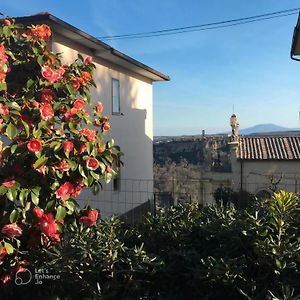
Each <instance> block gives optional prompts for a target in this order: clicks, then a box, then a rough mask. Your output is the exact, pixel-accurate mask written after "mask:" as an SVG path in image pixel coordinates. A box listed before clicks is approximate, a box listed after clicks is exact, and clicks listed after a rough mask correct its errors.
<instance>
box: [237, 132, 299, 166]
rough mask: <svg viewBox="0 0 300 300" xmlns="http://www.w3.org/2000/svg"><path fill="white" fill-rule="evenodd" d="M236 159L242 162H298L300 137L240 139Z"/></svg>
mask: <svg viewBox="0 0 300 300" xmlns="http://www.w3.org/2000/svg"><path fill="white" fill-rule="evenodd" d="M238 158H239V159H243V160H300V136H296V137H278V136H271V137H240V138H239V151H238Z"/></svg>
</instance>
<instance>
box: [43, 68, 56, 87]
mask: <svg viewBox="0 0 300 300" xmlns="http://www.w3.org/2000/svg"><path fill="white" fill-rule="evenodd" d="M42 76H43V77H44V78H45V79H46V80H48V81H49V82H51V83H54V82H55V81H57V80H58V77H59V75H58V74H57V73H56V72H55V71H54V70H52V69H51V68H50V67H49V66H47V65H44V66H42Z"/></svg>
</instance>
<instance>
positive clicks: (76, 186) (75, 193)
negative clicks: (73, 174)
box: [72, 176, 84, 198]
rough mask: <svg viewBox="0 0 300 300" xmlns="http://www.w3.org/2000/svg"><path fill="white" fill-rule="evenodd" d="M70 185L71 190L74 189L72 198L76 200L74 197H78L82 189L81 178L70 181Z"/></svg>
mask: <svg viewBox="0 0 300 300" xmlns="http://www.w3.org/2000/svg"><path fill="white" fill-rule="evenodd" d="M72 185H73V188H74V189H73V193H72V196H73V197H74V198H76V197H78V196H79V194H80V193H81V191H82V190H83V188H84V183H83V178H82V177H81V176H80V177H77V178H76V179H75V180H73V181H72Z"/></svg>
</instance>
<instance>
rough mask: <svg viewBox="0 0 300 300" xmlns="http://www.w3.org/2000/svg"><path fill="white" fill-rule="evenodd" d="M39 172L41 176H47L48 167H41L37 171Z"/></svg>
mask: <svg viewBox="0 0 300 300" xmlns="http://www.w3.org/2000/svg"><path fill="white" fill-rule="evenodd" d="M35 170H36V171H37V172H39V173H40V174H43V175H46V166H45V165H43V166H40V167H39V168H37V169H35Z"/></svg>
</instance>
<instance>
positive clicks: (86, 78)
mask: <svg viewBox="0 0 300 300" xmlns="http://www.w3.org/2000/svg"><path fill="white" fill-rule="evenodd" d="M81 78H82V79H83V81H84V84H85V83H87V82H89V81H90V80H91V79H92V76H91V74H90V73H89V72H86V71H83V72H81Z"/></svg>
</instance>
